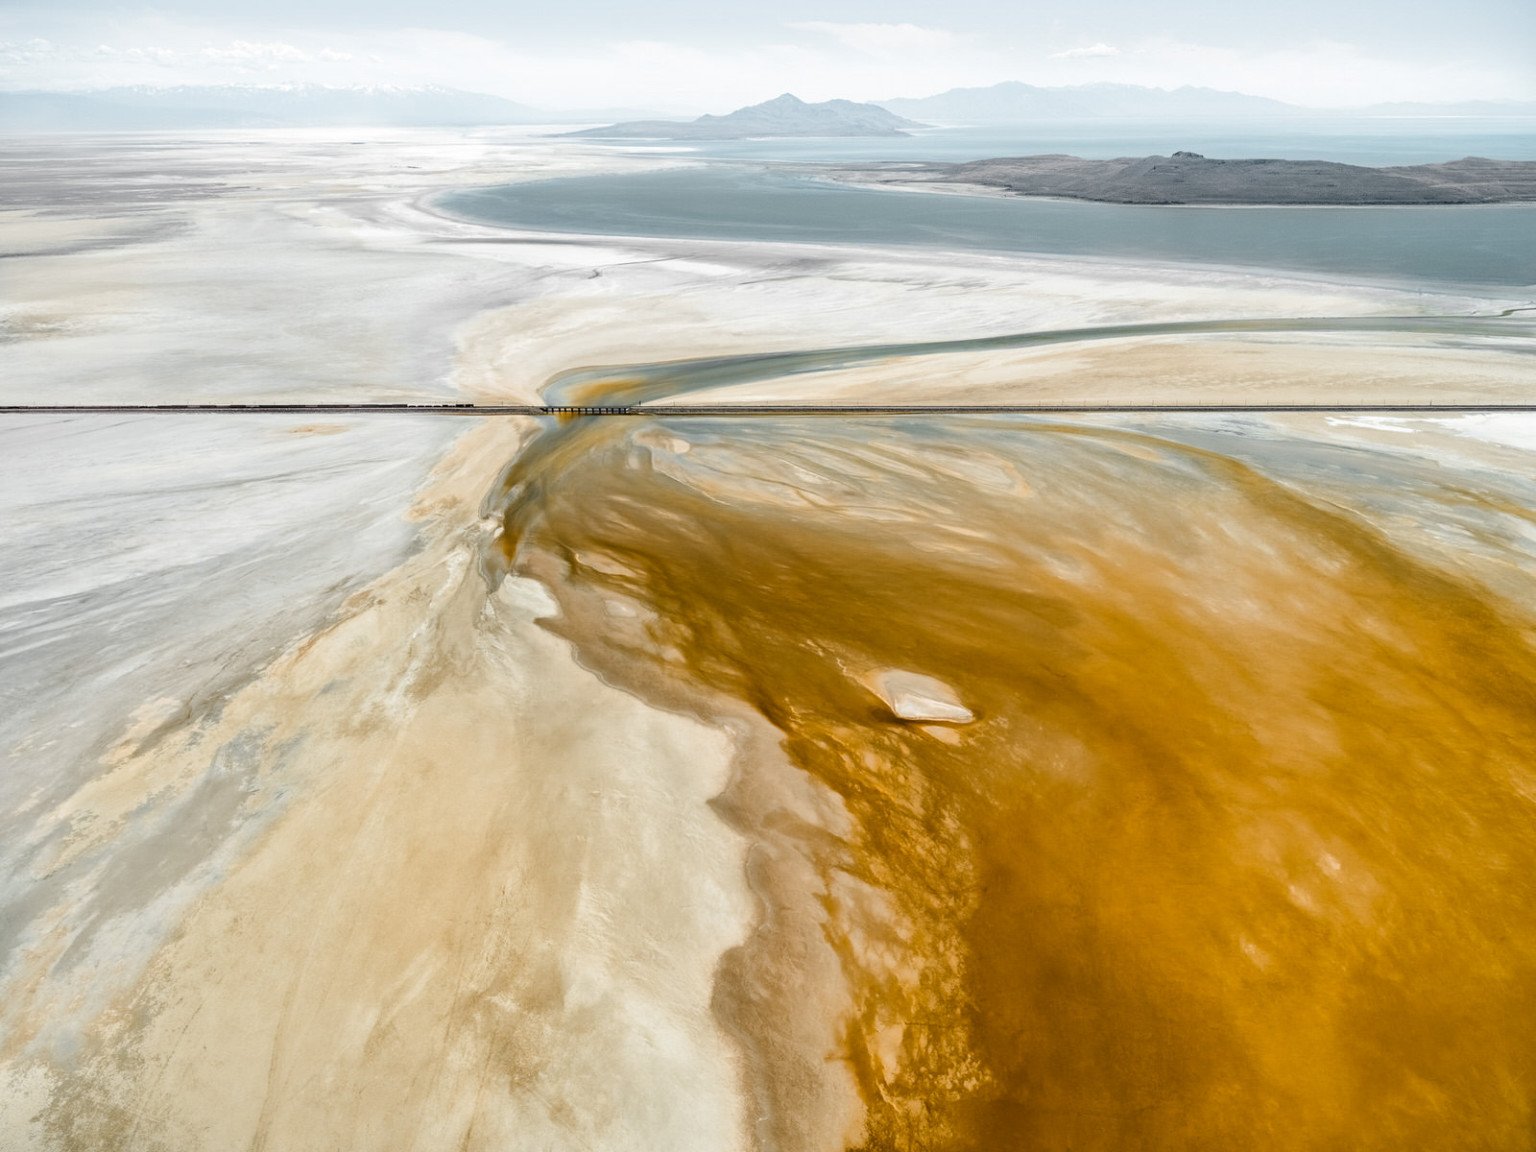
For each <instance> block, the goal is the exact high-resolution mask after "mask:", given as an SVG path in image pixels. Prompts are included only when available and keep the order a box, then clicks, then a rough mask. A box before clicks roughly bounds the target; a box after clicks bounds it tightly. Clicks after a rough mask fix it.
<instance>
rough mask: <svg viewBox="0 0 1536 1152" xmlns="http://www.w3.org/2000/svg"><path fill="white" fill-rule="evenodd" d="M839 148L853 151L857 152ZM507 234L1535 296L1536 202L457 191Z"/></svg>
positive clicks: (729, 185)
mask: <svg viewBox="0 0 1536 1152" xmlns="http://www.w3.org/2000/svg"><path fill="white" fill-rule="evenodd" d="M829 143H837V144H838V146H839V147H840V148H842V149H846V147H847V142H846V141H843V142H829ZM437 204H438V206H439V207H440V208H442V209H443V210H445V211H447V212H450V213H452V214H455V215H459V216H463V217H466V218H469V219H473V220H477V221H481V222H485V223H490V224H496V225H500V226H504V227H513V228H521V229H530V230H535V231H553V232H578V233H592V234H601V235H622V236H664V237H701V238H710V239H727V240H758V241H787V242H814V243H833V244H849V243H851V244H881V245H916V246H926V247H934V248H943V249H951V250H953V249H960V250H966V249H972V250H987V251H1001V252H1031V253H1042V254H1048V255H1062V256H1083V257H1091V258H1100V259H1112V260H1152V261H1179V262H1185V261H1187V262H1194V263H1202V264H1216V265H1230V266H1239V267H1243V266H1247V267H1253V266H1257V267H1264V268H1274V269H1281V270H1286V271H1294V272H1301V273H1314V274H1322V275H1328V276H1341V277H1347V278H1350V279H1364V280H1381V281H1391V282H1403V281H1408V282H1415V283H1420V284H1454V285H1460V286H1466V287H1477V286H1482V287H1486V288H1489V289H1496V290H1499V291H1502V292H1507V291H1508V290H1509V289H1510V288H1526V287H1536V205H1532V204H1508V205H1486V206H1481V205H1480V206H1475V207H1443V206H1442V207H1425V208H1418V207H1391V208H1186V207H1178V208H1166V207H1145V206H1139V205H1138V206H1130V205H1119V204H1090V203H1083V202H1076V201H1065V200H1027V199H1021V198H1007V199H1005V198H998V197H971V196H946V195H935V194H931V193H911V192H893V191H883V190H882V191H871V190H866V189H861V188H853V187H848V186H840V185H836V184H831V183H828V182H826V181H823V180H817V179H813V178H810V177H807V176H805V175H803V174H796V173H792V172H785V171H775V170H772V169H765V168H762V167H759V166H755V165H754V166H748V165H742V164H736V165H728V164H717V165H711V166H708V167H697V168H686V169H676V170H671V171H665V172H651V173H644V174H640V175H627V174H613V175H605V176H585V177H571V178H565V179H559V180H545V181H539V182H536V183H528V184H515V185H509V186H505V187H495V188H484V189H477V190H473V191H467V192H456V193H450V194H448V195H445V196H443V197H440V198H439V199H438V200H437Z"/></svg>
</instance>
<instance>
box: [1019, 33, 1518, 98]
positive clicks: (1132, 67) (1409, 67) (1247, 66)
mask: <svg viewBox="0 0 1536 1152" xmlns="http://www.w3.org/2000/svg"><path fill="white" fill-rule="evenodd" d="M1051 59H1052V60H1059V61H1062V63H1061V64H1059V65H1056V66H1054V67H1052V66H1051V65H1049V64H1047V65H1045V66H1044V67H1042V68H1041V69H1040V70H1039V72H1038V73H1037V75H1038V76H1039V79H1038V80H1037V81H1036V82H1037V83H1045V84H1079V83H1082V82H1084V81H1085V80H1113V81H1116V82H1119V83H1124V84H1146V85H1150V86H1154V87H1162V88H1174V87H1179V86H1181V85H1193V86H1196V87H1206V88H1221V89H1226V90H1229V91H1234V92H1247V93H1250V94H1252V95H1256V96H1269V97H1271V98H1273V99H1277V100H1286V101H1290V102H1293V103H1297V104H1304V105H1311V106H1314V107H1348V106H1351V105H1359V104H1371V103H1376V102H1378V101H1389V100H1430V101H1450V100H1474V99H1483V98H1492V99H1500V98H1511V99H1519V98H1526V99H1528V98H1530V96H1531V95H1536V93H1533V92H1532V90H1531V89H1532V86H1531V84H1530V79H1529V77H1524V78H1518V77H1501V76H1499V75H1497V74H1494V73H1492V72H1490V70H1489V69H1488V68H1486V67H1485V66H1480V65H1474V64H1471V63H1469V62H1466V61H1458V60H1442V61H1437V62H1435V63H1432V64H1426V63H1424V62H1423V61H1415V60H1402V59H1391V58H1387V57H1381V56H1375V55H1372V54H1371V53H1369V52H1366V51H1364V50H1362V49H1361V48H1359V47H1357V46H1356V45H1353V44H1347V43H1343V42H1340V41H1330V40H1317V41H1312V42H1309V43H1303V44H1296V45H1290V46H1285V47H1276V48H1272V49H1269V50H1267V51H1261V52H1243V51H1239V50H1237V49H1234V48H1226V47H1222V46H1219V45H1212V44H1195V43H1190V42H1187V41H1181V40H1174V39H1171V38H1156V39H1151V40H1145V41H1141V42H1139V43H1136V44H1133V45H1127V46H1125V47H1123V48H1121V49H1120V51H1119V52H1118V53H1116V54H1114V55H1109V54H1100V53H1094V54H1091V55H1090V54H1088V53H1086V52H1083V53H1079V54H1076V55H1069V54H1067V53H1056V54H1054V55H1053V56H1052V58H1051ZM1522 81H1523V82H1522Z"/></svg>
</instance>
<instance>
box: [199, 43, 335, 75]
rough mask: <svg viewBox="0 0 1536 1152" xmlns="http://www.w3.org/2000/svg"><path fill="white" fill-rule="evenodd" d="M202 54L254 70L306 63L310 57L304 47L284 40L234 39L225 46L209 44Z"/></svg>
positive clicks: (208, 57) (205, 57)
mask: <svg viewBox="0 0 1536 1152" xmlns="http://www.w3.org/2000/svg"><path fill="white" fill-rule="evenodd" d="M202 55H203V57H204V59H207V60H212V61H214V62H215V63H221V64H234V65H236V66H237V67H240V68H244V69H248V70H252V71H255V70H266V71H270V70H272V69H275V68H281V67H283V66H284V65H287V64H300V63H305V62H307V61H308V60H309V59H310V55H309V53H308V52H305V51H304V50H303V49H302V48H299V47H296V46H295V45H292V44H286V43H284V42H282V41H267V42H256V41H251V40H232V41H230V42H229V44H228V45H226V46H224V47H217V46H214V45H209V46H208V47H206V48H204V49H203V51H202Z"/></svg>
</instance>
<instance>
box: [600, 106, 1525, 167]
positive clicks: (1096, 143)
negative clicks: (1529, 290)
mask: <svg viewBox="0 0 1536 1152" xmlns="http://www.w3.org/2000/svg"><path fill="white" fill-rule="evenodd" d="M612 147H614V148H616V149H618V150H620V151H625V152H645V151H654V150H658V149H660V150H665V151H666V152H674V153H675V152H683V153H686V154H690V155H696V156H701V157H712V158H717V159H730V160H764V161H769V160H790V161H808V162H813V163H827V164H836V163H849V162H867V161H876V160H948V161H963V160H983V159H987V158H989V157H993V156H1029V155H1036V154H1039V153H1042V152H1066V153H1069V154H1071V155H1073V156H1085V157H1089V158H1092V159H1112V158H1114V157H1117V156H1149V155H1153V154H1162V155H1166V154H1168V153H1170V152H1176V151H1179V150H1181V149H1184V150H1187V151H1191V152H1199V153H1202V154H1203V155H1206V156H1212V157H1220V158H1223V159H1235V158H1241V157H1251V156H1264V157H1275V158H1278V159H1282V160H1334V161H1338V162H1339V163H1343V164H1372V165H1385V164H1430V163H1437V162H1440V161H1444V160H1456V159H1460V158H1461V157H1463V156H1487V157H1490V158H1492V159H1495V160H1536V119H1531V118H1526V117H1449V116H1447V117H1404V118H1402V119H1390V118H1386V117H1371V118H1369V119H1367V118H1358V119H1336V118H1331V119H1328V120H1326V121H1315V120H1292V119H1280V120H1276V121H1273V122H1265V121H1254V120H1247V121H1232V120H1226V121H1183V122H1167V121H1147V120H1077V121H1062V120H1051V121H1040V122H1037V123H1033V124H1030V123H1025V124H1002V125H978V126H969V127H950V128H934V129H925V130H920V131H917V132H914V133H913V134H912V135H910V136H905V137H902V136H897V137H891V138H889V139H867V140H866V139H833V138H820V139H807V140H712V141H701V142H697V143H689V144H677V143H664V142H660V141H657V142H654V143H639V142H635V143H626V144H617V143H616V144H614V145H612Z"/></svg>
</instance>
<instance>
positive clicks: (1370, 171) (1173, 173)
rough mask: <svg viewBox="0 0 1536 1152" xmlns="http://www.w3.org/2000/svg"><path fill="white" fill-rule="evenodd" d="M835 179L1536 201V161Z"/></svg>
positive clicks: (1029, 162) (842, 173)
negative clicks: (1380, 166)
mask: <svg viewBox="0 0 1536 1152" xmlns="http://www.w3.org/2000/svg"><path fill="white" fill-rule="evenodd" d="M836 175H837V177H838V178H839V179H843V180H852V181H856V182H858V183H860V184H874V185H880V186H889V187H901V188H908V189H931V190H934V191H954V192H963V191H967V190H970V191H977V192H988V193H993V194H1004V195H1012V196H1052V197H1062V198H1067V199H1072V200H1097V201H1102V202H1105V203H1110V204H1255V205H1257V204H1296V205H1327V204H1340V205H1343V204H1376V205H1381V204H1507V203H1515V202H1519V201H1536V161H1532V160H1489V159H1485V158H1482V157H1478V156H1468V157H1466V158H1464V159H1461V160H1452V161H1449V162H1447V163H1443V164H1414V165H1407V166H1401V167H1390V168H1371V167H1366V166H1363V165H1358V164H1339V163H1334V162H1332V161H1327V160H1263V159H1254V160H1246V159H1244V160H1216V159H1211V158H1209V157H1206V156H1202V155H1200V154H1199V153H1198V152H1175V153H1174V154H1173V155H1171V156H1143V157H1136V158H1123V159H1118V160H1084V159H1082V158H1080V157H1077V156H1065V155H1047V156H1016V157H1004V158H999V159H994V160H974V161H970V162H968V163H963V164H941V163H907V162H891V163H881V164H871V165H862V166H859V167H857V168H849V167H844V168H840V169H839V170H838V171H837V174H836Z"/></svg>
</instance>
